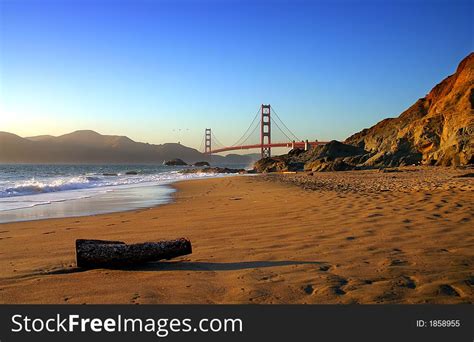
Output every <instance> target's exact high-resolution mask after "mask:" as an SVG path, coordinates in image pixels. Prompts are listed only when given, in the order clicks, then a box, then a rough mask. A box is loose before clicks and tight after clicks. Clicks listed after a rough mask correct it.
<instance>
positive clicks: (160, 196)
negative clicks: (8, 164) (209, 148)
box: [0, 175, 229, 225]
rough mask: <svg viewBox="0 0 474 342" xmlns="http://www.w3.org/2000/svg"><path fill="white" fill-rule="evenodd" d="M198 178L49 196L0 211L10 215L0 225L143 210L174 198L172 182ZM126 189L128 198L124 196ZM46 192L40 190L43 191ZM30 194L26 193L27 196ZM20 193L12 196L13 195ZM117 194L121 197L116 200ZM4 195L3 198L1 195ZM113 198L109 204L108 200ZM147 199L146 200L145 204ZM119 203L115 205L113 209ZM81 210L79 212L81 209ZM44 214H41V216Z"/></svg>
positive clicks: (163, 203) (166, 202)
mask: <svg viewBox="0 0 474 342" xmlns="http://www.w3.org/2000/svg"><path fill="white" fill-rule="evenodd" d="M228 176H229V175H225V176H223V175H216V176H206V177H203V178H220V177H228ZM199 179H201V178H189V179H177V180H173V181H166V182H163V183H161V184H145V183H143V184H133V185H130V186H122V185H118V186H115V187H103V188H94V189H93V190H96V191H102V193H98V194H95V195H92V196H84V197H77V198H71V199H68V200H53V201H50V202H49V203H48V202H45V203H40V204H36V205H32V206H30V207H24V208H14V209H7V210H3V211H0V215H1V214H2V213H4V215H3V217H10V218H11V219H10V220H9V221H4V220H3V218H0V225H2V224H7V223H14V222H29V221H41V220H50V219H61V218H80V217H86V216H97V215H104V214H113V213H121V212H129V211H135V210H147V209H149V208H154V207H159V206H161V205H165V204H168V203H169V202H171V201H173V200H174V197H173V196H174V193H175V192H176V189H175V187H174V186H173V184H175V183H178V182H182V181H192V180H199ZM75 191H82V190H69V191H65V192H67V193H71V192H75ZM144 191H145V192H150V194H149V195H148V197H149V199H148V200H143V199H142V200H141V201H142V203H141V204H136V205H135V206H133V205H131V204H129V203H130V201H132V202H133V198H130V197H131V196H132V197H133V196H134V197H137V198H140V197H142V195H143V192H144ZM58 193H59V192H54V193H53V194H58ZM127 193H129V194H128V198H127ZM45 194H47V193H44V194H41V195H45ZM29 196H32V195H27V196H26V197H29ZM18 197H23V196H16V197H15V198H18ZM121 197H125V199H123V200H120V198H121ZM3 199H5V198H3ZM110 201H115V202H116V203H114V204H113V205H111V204H110V203H109V202H110ZM146 202H148V204H146ZM78 206H82V207H83V209H77V207H78ZM117 206H118V207H121V208H119V209H115V208H117ZM57 212H61V213H62V216H55V215H57ZM81 212H82V213H81ZM28 216H30V217H31V216H36V217H38V218H25V219H22V218H21V217H28ZM41 216H45V217H41Z"/></svg>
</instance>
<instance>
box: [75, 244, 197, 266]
mask: <svg viewBox="0 0 474 342" xmlns="http://www.w3.org/2000/svg"><path fill="white" fill-rule="evenodd" d="M191 253H192V248H191V241H189V240H188V239H186V238H180V239H176V240H169V241H158V242H144V243H136V244H130V245H128V244H126V243H124V242H122V241H105V240H84V239H78V240H76V261H77V266H78V267H82V268H99V267H100V268H107V267H109V268H113V267H119V266H131V265H135V264H142V263H146V262H151V261H158V260H162V259H171V258H176V257H178V256H181V255H186V254H191Z"/></svg>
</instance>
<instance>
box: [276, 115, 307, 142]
mask: <svg viewBox="0 0 474 342" xmlns="http://www.w3.org/2000/svg"><path fill="white" fill-rule="evenodd" d="M271 109H272V112H273V114H275V117H276V118H277V119H278V121H280V123H281V124H282V125H283V127H285V128H286V130H287V131H288V132H289V133H290V135H291V136H292V138H290V137H288V135H286V134H285V132H284V131H283V130H282V129H281V128H280V126H279V125H278V124H277V123H276V121H275V124H276V126H277V127H278V128H280V131H281V132H282V133H283V134H285V136H286V137H287V138H289V139H290V140H293V139H294V140H295V141H299V140H300V139H299V138H298V137H297V136H296V134H294V133H293V132H292V131H291V130H290V129H289V128H288V127H287V126H286V125H285V123H284V122H283V120H282V119H280V117H279V116H278V114H277V112H275V109H273V107H271ZM272 118H273V117H272Z"/></svg>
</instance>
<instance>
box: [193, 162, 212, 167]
mask: <svg viewBox="0 0 474 342" xmlns="http://www.w3.org/2000/svg"><path fill="white" fill-rule="evenodd" d="M193 166H196V167H203V166H211V165H210V164H209V163H208V162H207V161H200V162H196V163H194V164H193Z"/></svg>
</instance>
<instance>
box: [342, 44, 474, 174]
mask: <svg viewBox="0 0 474 342" xmlns="http://www.w3.org/2000/svg"><path fill="white" fill-rule="evenodd" d="M473 110H474V53H471V54H470V55H469V56H467V57H466V58H465V59H464V60H463V61H462V62H461V63H460V64H459V66H458V68H457V70H456V72H455V73H454V74H453V75H451V76H449V77H447V78H446V79H444V80H443V81H442V82H441V83H439V84H438V85H436V86H435V87H434V88H433V89H432V90H431V91H430V92H429V93H428V95H426V97H424V98H421V99H419V100H418V101H417V102H416V103H415V104H413V105H412V106H411V107H410V108H408V109H407V110H406V111H404V112H403V113H402V114H401V115H400V116H399V117H398V118H393V119H385V120H383V121H381V122H379V123H378V124H376V125H375V126H373V127H371V128H368V129H364V130H362V131H361V132H359V133H356V134H354V135H352V136H351V137H349V138H347V139H346V141H345V143H346V144H350V145H355V146H358V147H360V148H363V149H365V150H366V151H368V152H371V153H372V154H373V156H371V158H370V159H369V160H367V162H366V164H367V165H387V164H391V165H399V164H403V163H405V164H406V161H408V163H410V164H411V163H422V164H430V165H445V166H449V165H466V164H472V163H473V162H474V159H473V158H474V157H473V151H474V111H473Z"/></svg>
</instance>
